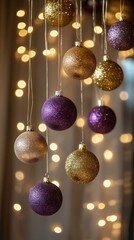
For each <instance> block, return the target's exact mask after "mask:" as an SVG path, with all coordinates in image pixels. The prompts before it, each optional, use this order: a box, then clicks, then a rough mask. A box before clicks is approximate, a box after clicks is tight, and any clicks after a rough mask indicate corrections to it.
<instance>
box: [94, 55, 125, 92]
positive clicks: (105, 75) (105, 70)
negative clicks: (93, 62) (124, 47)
mask: <svg viewBox="0 0 134 240" xmlns="http://www.w3.org/2000/svg"><path fill="white" fill-rule="evenodd" d="M92 79H93V82H94V83H95V84H96V85H97V87H98V88H100V89H102V90H104V91H111V90H114V89H116V88H118V87H119V86H120V84H121V83H122V81H123V71H122V69H121V67H120V66H119V65H118V64H117V63H116V62H113V61H111V60H110V58H109V57H108V56H106V58H105V57H104V60H103V61H102V62H99V63H98V64H97V66H96V69H95V72H94V74H93V75H92Z"/></svg>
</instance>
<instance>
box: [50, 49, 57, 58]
mask: <svg viewBox="0 0 134 240" xmlns="http://www.w3.org/2000/svg"><path fill="white" fill-rule="evenodd" d="M49 53H50V56H53V55H55V54H56V49H55V48H50V51H49Z"/></svg>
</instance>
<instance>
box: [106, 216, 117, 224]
mask: <svg viewBox="0 0 134 240" xmlns="http://www.w3.org/2000/svg"><path fill="white" fill-rule="evenodd" d="M106 220H107V221H108V222H115V221H116V220H117V216H116V215H111V216H107V217H106Z"/></svg>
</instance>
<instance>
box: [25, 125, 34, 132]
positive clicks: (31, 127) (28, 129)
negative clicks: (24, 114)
mask: <svg viewBox="0 0 134 240" xmlns="http://www.w3.org/2000/svg"><path fill="white" fill-rule="evenodd" d="M26 131H27V132H32V131H34V129H33V126H32V125H27V126H26Z"/></svg>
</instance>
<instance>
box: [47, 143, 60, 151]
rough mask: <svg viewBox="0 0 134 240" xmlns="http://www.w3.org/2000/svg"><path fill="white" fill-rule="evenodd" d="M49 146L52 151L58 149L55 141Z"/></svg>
mask: <svg viewBox="0 0 134 240" xmlns="http://www.w3.org/2000/svg"><path fill="white" fill-rule="evenodd" d="M49 147H50V149H51V150H52V151H55V150H57V149H58V145H57V144H56V143H51V144H50V146H49Z"/></svg>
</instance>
